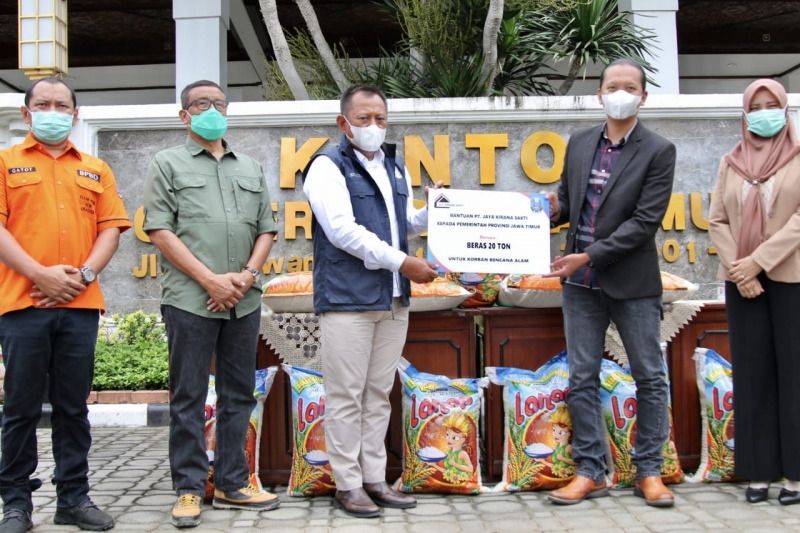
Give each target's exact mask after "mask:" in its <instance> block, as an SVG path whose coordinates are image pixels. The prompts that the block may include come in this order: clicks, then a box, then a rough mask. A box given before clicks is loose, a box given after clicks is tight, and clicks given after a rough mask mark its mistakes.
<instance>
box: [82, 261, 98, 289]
mask: <svg viewBox="0 0 800 533" xmlns="http://www.w3.org/2000/svg"><path fill="white" fill-rule="evenodd" d="M78 271H79V272H80V273H81V281H83V284H84V285H89V284H90V283H92V282H93V281H94V280H96V279H97V274H96V273H95V271H94V270H92V267H89V266H86V265H83V266H82V267H81V268H79V269H78Z"/></svg>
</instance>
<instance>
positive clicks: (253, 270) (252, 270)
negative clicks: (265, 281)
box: [242, 266, 258, 281]
mask: <svg viewBox="0 0 800 533" xmlns="http://www.w3.org/2000/svg"><path fill="white" fill-rule="evenodd" d="M242 270H246V271H248V272H250V274H252V275H253V281H255V280H257V279H258V270H256V269H255V268H253V267H251V266H245V267H244V268H242Z"/></svg>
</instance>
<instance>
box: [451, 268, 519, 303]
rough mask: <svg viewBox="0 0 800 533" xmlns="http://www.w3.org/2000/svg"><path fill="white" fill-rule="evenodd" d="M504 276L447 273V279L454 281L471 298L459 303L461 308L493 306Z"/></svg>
mask: <svg viewBox="0 0 800 533" xmlns="http://www.w3.org/2000/svg"><path fill="white" fill-rule="evenodd" d="M504 277H505V274H484V273H473V272H448V273H447V278H448V279H450V280H452V281H455V282H456V283H458V284H459V285H461V286H462V287H464V288H465V289H467V290H468V291H470V292H471V293H472V296H470V297H469V298H467V299H466V300H464V301H463V302H461V307H470V308H471V307H489V306H491V305H494V302H495V300H497V294H498V292H499V291H500V282H501V281H503V278H504Z"/></svg>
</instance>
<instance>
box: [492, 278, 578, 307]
mask: <svg viewBox="0 0 800 533" xmlns="http://www.w3.org/2000/svg"><path fill="white" fill-rule="evenodd" d="M563 301H564V298H563V296H562V293H561V280H560V279H559V278H544V277H542V276H541V275H539V274H510V275H509V276H508V277H506V278H504V279H503V281H502V282H501V283H500V290H499V293H498V296H497V303H498V304H500V305H504V306H507V307H531V308H547V307H561V305H562V303H563Z"/></svg>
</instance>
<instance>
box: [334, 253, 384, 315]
mask: <svg viewBox="0 0 800 533" xmlns="http://www.w3.org/2000/svg"><path fill="white" fill-rule="evenodd" d="M354 262H357V263H358V265H353V264H352V262H350V261H332V262H331V268H329V269H328V270H327V271H326V275H325V281H326V283H325V291H326V294H327V295H328V301H330V302H331V303H332V304H364V305H369V304H376V303H378V301H379V300H380V299H381V278H382V276H381V273H382V271H381V270H366V269H365V268H364V265H363V263H361V262H360V261H358V260H355V261H354Z"/></svg>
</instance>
